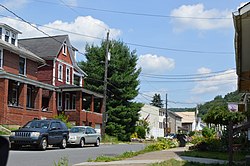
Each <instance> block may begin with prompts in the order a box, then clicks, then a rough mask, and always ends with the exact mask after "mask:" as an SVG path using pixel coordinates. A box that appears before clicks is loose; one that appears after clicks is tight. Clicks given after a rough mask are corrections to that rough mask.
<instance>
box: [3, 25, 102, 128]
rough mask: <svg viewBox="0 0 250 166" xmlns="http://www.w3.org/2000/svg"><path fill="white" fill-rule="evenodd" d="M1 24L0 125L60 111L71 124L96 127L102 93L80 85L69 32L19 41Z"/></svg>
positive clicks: (81, 77) (81, 73)
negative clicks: (67, 33)
mask: <svg viewBox="0 0 250 166" xmlns="http://www.w3.org/2000/svg"><path fill="white" fill-rule="evenodd" d="M20 33H21V32H19V31H18V30H16V29H14V28H12V27H10V26H8V25H6V24H0V91H1V93H0V108H2V109H0V124H18V125H23V124H25V123H26V122H27V121H28V120H31V119H33V118H52V117H54V116H55V115H58V114H61V113H65V114H66V115H68V117H69V121H70V122H71V123H72V124H75V125H89V126H92V127H94V128H96V129H98V130H100V128H101V125H102V110H103V108H102V102H103V95H102V94H98V93H96V92H92V91H90V90H87V89H85V88H84V78H85V77H86V76H87V74H86V73H85V72H84V71H82V70H81V69H80V68H79V67H78V65H77V63H76V59H75V55H76V51H77V49H76V48H74V47H73V46H72V45H71V43H70V40H69V37H68V35H59V36H51V37H38V38H28V39H18V34H20Z"/></svg>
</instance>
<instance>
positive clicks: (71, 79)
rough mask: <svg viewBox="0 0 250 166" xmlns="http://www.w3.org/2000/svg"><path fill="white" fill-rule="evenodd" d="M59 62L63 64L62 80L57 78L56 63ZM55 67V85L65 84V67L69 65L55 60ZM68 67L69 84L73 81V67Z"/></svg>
mask: <svg viewBox="0 0 250 166" xmlns="http://www.w3.org/2000/svg"><path fill="white" fill-rule="evenodd" d="M59 64H61V65H62V66H63V80H62V81H59V80H58V65H59ZM55 66H56V68H55V86H60V85H65V84H66V67H69V66H67V65H65V64H63V63H60V62H58V61H56V65H55ZM69 68H70V84H72V83H73V79H74V78H73V77H72V74H73V73H72V72H73V69H72V67H69Z"/></svg>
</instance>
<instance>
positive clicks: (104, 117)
mask: <svg viewBox="0 0 250 166" xmlns="http://www.w3.org/2000/svg"><path fill="white" fill-rule="evenodd" d="M108 54H109V30H108V32H107V38H106V54H105V71H104V88H103V111H102V130H101V135H102V138H104V136H105V129H106V122H107V113H106V107H107V106H106V105H107V104H106V103H107V84H108V81H107V77H108Z"/></svg>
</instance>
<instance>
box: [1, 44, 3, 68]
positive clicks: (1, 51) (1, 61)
mask: <svg viewBox="0 0 250 166" xmlns="http://www.w3.org/2000/svg"><path fill="white" fill-rule="evenodd" d="M0 51H1V52H0V59H1V61H0V69H3V48H1V47H0Z"/></svg>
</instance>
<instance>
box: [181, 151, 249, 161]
mask: <svg viewBox="0 0 250 166" xmlns="http://www.w3.org/2000/svg"><path fill="white" fill-rule="evenodd" d="M246 155H247V154H246V153H240V152H235V153H234V155H233V159H234V161H241V160H245V156H246ZM182 156H190V157H202V158H212V159H220V160H228V153H227V152H209V151H186V152H184V153H182Z"/></svg>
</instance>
